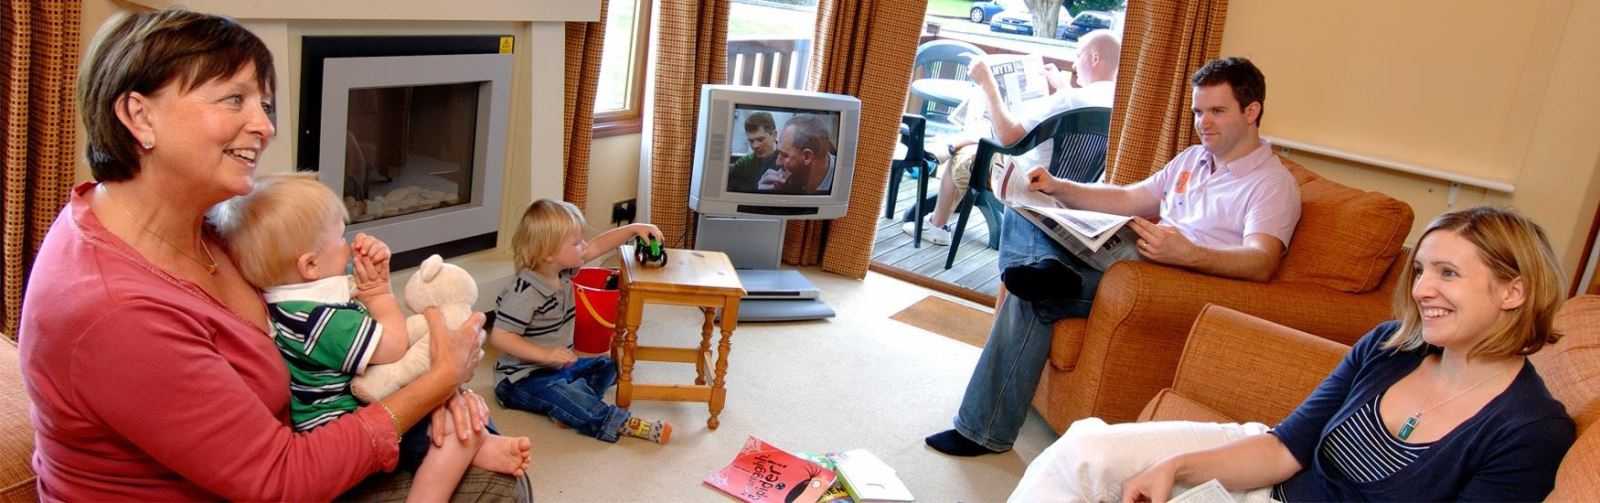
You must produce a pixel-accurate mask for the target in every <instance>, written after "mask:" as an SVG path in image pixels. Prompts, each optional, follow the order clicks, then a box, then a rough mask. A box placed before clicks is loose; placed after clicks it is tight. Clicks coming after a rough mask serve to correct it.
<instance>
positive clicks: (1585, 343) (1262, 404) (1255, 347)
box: [1139, 295, 1600, 501]
mask: <svg viewBox="0 0 1600 503" xmlns="http://www.w3.org/2000/svg"><path fill="white" fill-rule="evenodd" d="M1556 330H1557V331H1559V332H1561V333H1563V334H1566V337H1565V338H1564V339H1562V340H1561V341H1560V342H1558V343H1556V344H1555V345H1551V346H1546V347H1545V348H1544V349H1543V350H1542V351H1540V352H1538V353H1536V354H1534V355H1533V356H1532V357H1530V358H1531V359H1532V360H1533V364H1534V367H1535V368H1537V369H1538V370H1539V375H1540V377H1543V378H1544V381H1545V385H1546V386H1548V387H1549V388H1550V393H1551V394H1552V395H1554V396H1555V397H1556V399H1557V400H1560V401H1561V403H1563V404H1565V405H1566V406H1567V413H1568V414H1571V415H1572V418H1573V420H1574V421H1576V422H1577V424H1578V441H1577V443H1576V444H1574V445H1573V446H1572V449H1571V450H1569V451H1567V457H1566V459H1565V460H1564V461H1562V463H1561V470H1560V471H1559V472H1558V473H1557V474H1556V488H1555V490H1554V491H1553V492H1551V493H1550V496H1549V500H1550V501H1594V499H1595V495H1596V494H1600V429H1597V428H1594V427H1593V426H1594V423H1595V420H1596V419H1597V418H1600V398H1597V397H1600V296H1596V295H1586V296H1582V297H1578V298H1575V299H1572V300H1570V301H1568V302H1567V304H1566V305H1565V306H1564V307H1562V309H1561V312H1560V314H1558V315H1557V317H1556ZM1241 348H1249V350H1248V351H1242V350H1241ZM1349 349H1350V348H1349V347H1347V346H1345V345H1342V344H1339V343H1335V342H1332V341H1329V340H1327V339H1324V338H1321V337H1317V336H1314V335H1311V334H1308V333H1305V332H1302V331H1299V330H1295V329H1292V328H1288V327H1284V326H1282V325H1278V324H1275V323H1272V322H1269V321H1266V320H1262V319H1260V318H1256V317H1253V316H1249V315H1246V314H1243V313H1240V312H1238V311H1234V310H1232V309H1228V308H1225V307H1220V306H1215V305H1211V306H1206V307H1205V308H1204V309H1203V310H1202V311H1201V313H1200V316H1199V318H1198V319H1196V320H1195V322H1194V328H1193V330H1191V331H1190V333H1189V337H1188V344H1187V345H1186V346H1185V347H1184V350H1183V355H1182V358H1181V360H1180V361H1179V364H1178V369H1177V375H1176V377H1175V378H1174V379H1173V380H1172V382H1171V384H1170V387H1168V388H1166V389H1163V390H1161V391H1160V392H1158V393H1157V394H1156V396H1155V398H1153V399H1151V400H1150V401H1149V403H1148V404H1146V406H1145V409H1144V412H1143V413H1141V414H1140V416H1139V419H1140V420H1141V421H1148V420H1189V421H1217V422H1240V421H1259V422H1262V423H1266V424H1275V423H1277V422H1278V421H1281V420H1282V419H1283V418H1284V417H1287V416H1288V415H1289V412H1290V411H1292V410H1294V408H1295V407H1296V406H1298V405H1300V401H1301V400H1303V399H1305V397H1306V396H1307V395H1310V394H1311V391H1312V390H1313V389H1315V388H1316V387H1317V384H1319V383H1321V382H1322V379H1323V378H1324V377H1326V376H1327V374H1328V373H1329V372H1332V371H1333V368H1334V367H1335V366H1338V364H1339V359H1340V358H1342V357H1343V356H1344V353H1345V352H1346V351H1348V350H1349ZM1240 369H1249V370H1248V371H1244V372H1241V371H1240Z"/></svg>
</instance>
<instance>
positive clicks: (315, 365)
mask: <svg viewBox="0 0 1600 503" xmlns="http://www.w3.org/2000/svg"><path fill="white" fill-rule="evenodd" d="M354 285H355V283H354V282H353V280H352V279H351V278H350V276H332V277H328V278H323V279H321V280H317V281H311V282H307V283H297V284H292V285H281V286H276V287H272V288H268V289H267V291H266V294H265V295H264V297H265V298H266V299H265V300H266V301H267V314H268V315H269V316H270V317H271V319H272V331H273V338H272V339H273V342H275V343H277V345H278V352H279V353H281V354H282V355H283V359H284V361H285V362H287V363H288V367H289V392H290V395H291V398H292V400H291V401H290V402H289V418H290V421H291V422H292V423H293V425H294V429H295V431H311V430H312V429H315V428H316V427H318V426H322V425H324V424H327V423H328V422H329V421H333V420H334V419H337V418H338V417H339V416H342V415H345V414H348V413H350V412H354V411H355V410H356V408H358V407H360V406H361V402H360V401H359V400H356V397H355V395H353V394H351V391H350V381H351V380H352V379H354V378H355V376H356V374H360V373H361V372H362V371H364V370H366V368H367V364H368V363H370V361H371V359H372V355H373V353H376V352H377V348H378V341H379V340H380V339H381V338H382V337H383V326H382V325H379V324H378V323H377V321H376V320H373V319H372V316H371V315H369V314H368V313H367V307H366V306H363V305H361V303H360V302H356V301H354V300H351V298H350V296H351V292H352V291H354ZM401 336H402V337H403V336H404V334H402V335H401Z"/></svg>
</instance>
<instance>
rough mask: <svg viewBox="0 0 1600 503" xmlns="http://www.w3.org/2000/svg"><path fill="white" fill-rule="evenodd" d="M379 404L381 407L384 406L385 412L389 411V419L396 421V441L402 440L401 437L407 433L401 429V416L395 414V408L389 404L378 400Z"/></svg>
mask: <svg viewBox="0 0 1600 503" xmlns="http://www.w3.org/2000/svg"><path fill="white" fill-rule="evenodd" d="M377 404H378V406H379V407H383V411H384V412H387V413H389V421H392V422H394V438H395V442H396V443H398V442H399V441H400V437H401V436H404V435H405V431H403V430H401V429H400V416H397V415H395V414H394V409H391V408H389V406H388V405H384V404H383V402H377Z"/></svg>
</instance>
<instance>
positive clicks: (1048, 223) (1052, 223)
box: [1007, 203, 1140, 271]
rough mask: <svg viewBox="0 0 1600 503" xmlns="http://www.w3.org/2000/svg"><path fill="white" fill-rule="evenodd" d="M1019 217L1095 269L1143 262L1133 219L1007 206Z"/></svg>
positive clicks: (1018, 205)
mask: <svg viewBox="0 0 1600 503" xmlns="http://www.w3.org/2000/svg"><path fill="white" fill-rule="evenodd" d="M1007 204H1008V205H1009V206H1011V208H1012V209H1013V210H1016V212H1017V214H1018V215H1022V218H1025V219H1027V220H1028V221H1029V222H1031V223H1033V225H1034V227H1038V228H1039V230H1041V231H1044V233H1045V235H1046V236H1050V239H1053V240H1055V242H1057V243H1060V244H1061V246H1062V247H1063V248H1066V249H1067V251H1069V252H1072V254H1073V255H1076V256H1077V257H1078V258H1080V259H1083V261H1084V262H1085V263H1087V264H1089V265H1090V266H1092V267H1094V268H1095V269H1096V270H1100V271H1104V270H1106V269H1108V268H1110V267H1111V264H1114V263H1116V262H1117V261H1121V260H1140V258H1139V250H1138V249H1137V248H1136V247H1135V243H1137V242H1138V240H1139V235H1138V233H1135V232H1134V231H1133V227H1131V226H1129V225H1128V222H1129V221H1132V220H1133V217H1124V216H1118V215H1112V214H1109V213H1100V212H1097V211H1087V210H1074V209H1069V208H1057V207H1050V206H1038V205H1032V204H1014V203H1007Z"/></svg>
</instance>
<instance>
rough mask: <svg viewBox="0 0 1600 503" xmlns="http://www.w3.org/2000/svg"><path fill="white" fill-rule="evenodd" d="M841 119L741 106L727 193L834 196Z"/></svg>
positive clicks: (738, 106)
mask: <svg viewBox="0 0 1600 503" xmlns="http://www.w3.org/2000/svg"><path fill="white" fill-rule="evenodd" d="M839 118H840V117H839V112H838V111H830V110H809V109H801V108H786V107H774V106H760V105H751V104H742V103H741V104H735V105H734V106H733V127H732V128H731V129H732V130H731V131H729V133H731V135H732V137H733V138H732V141H729V142H728V145H729V149H728V150H729V152H728V153H727V156H728V157H727V160H728V163H729V164H728V180H727V185H726V190H727V191H728V192H739V193H745V194H796V195H829V194H831V193H832V192H833V183H834V172H835V171H836V169H837V165H838V159H837V157H838V145H839Z"/></svg>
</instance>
